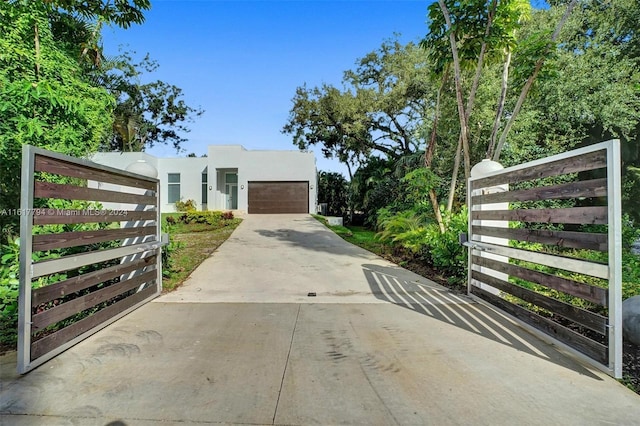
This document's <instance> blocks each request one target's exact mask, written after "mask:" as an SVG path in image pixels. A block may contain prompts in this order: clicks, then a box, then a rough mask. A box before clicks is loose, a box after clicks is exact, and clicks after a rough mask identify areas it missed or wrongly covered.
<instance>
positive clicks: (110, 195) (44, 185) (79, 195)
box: [33, 182, 157, 205]
mask: <svg viewBox="0 0 640 426" xmlns="http://www.w3.org/2000/svg"><path fill="white" fill-rule="evenodd" d="M33 195H34V197H36V198H56V199H63V200H86V201H105V202H115V203H125V204H142V205H154V204H156V201H157V198H156V197H155V196H153V195H143V194H132V193H127V192H121V191H108V190H105V189H96V188H86V187H82V186H76V185H67V184H60V183H52V182H35V186H34V192H33Z"/></svg>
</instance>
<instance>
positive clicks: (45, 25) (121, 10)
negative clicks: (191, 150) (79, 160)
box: [0, 0, 202, 233]
mask: <svg viewBox="0 0 640 426" xmlns="http://www.w3.org/2000/svg"><path fill="white" fill-rule="evenodd" d="M149 8H150V1H149V0H83V1H79V0H43V1H31V0H10V1H4V2H0V176H1V177H2V178H1V179H0V210H3V209H17V208H18V207H19V192H20V164H21V163H20V158H21V148H22V146H23V145H25V144H30V145H33V146H38V147H42V148H46V149H49V150H52V151H56V152H61V153H65V154H70V155H73V156H78V157H82V156H86V155H88V154H90V153H92V152H95V151H97V150H100V149H118V150H144V149H145V148H147V147H150V146H153V145H154V144H156V143H169V144H171V145H172V146H174V147H175V148H176V149H180V148H181V147H182V144H183V143H184V142H185V141H186V139H185V138H184V133H186V132H187V131H188V128H187V126H186V125H185V123H187V122H189V121H190V120H191V119H192V118H193V117H194V116H198V115H200V114H202V111H201V110H199V109H194V108H191V107H189V106H188V105H186V103H185V102H184V100H183V99H182V91H181V89H180V88H178V87H176V86H174V85H172V84H169V83H166V82H163V81H152V82H150V83H143V82H141V79H142V75H143V74H144V73H152V72H153V71H154V70H155V69H156V68H157V64H156V63H155V62H153V61H151V60H149V59H148V58H145V59H144V60H143V61H142V62H141V63H139V64H136V63H134V62H133V59H132V57H130V56H127V55H120V56H119V57H117V58H110V59H105V58H104V55H103V53H102V46H101V42H100V31H101V28H102V25H103V24H104V25H117V26H119V27H122V28H127V27H129V26H131V25H133V24H139V23H142V22H144V15H143V13H144V12H145V11H146V10H148V9H149ZM145 77H146V75H145ZM17 221H18V218H17V216H15V215H0V225H1V226H2V230H3V231H4V232H5V233H6V232H15V230H14V231H11V229H10V228H11V226H15V225H16V223H17Z"/></svg>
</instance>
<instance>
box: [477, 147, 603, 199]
mask: <svg viewBox="0 0 640 426" xmlns="http://www.w3.org/2000/svg"><path fill="white" fill-rule="evenodd" d="M606 166H607V152H606V150H604V149H603V150H599V151H595V152H590V153H588V154H583V155H579V156H575V157H569V158H565V159H562V160H556V161H552V162H549V163H544V164H539V165H536V166H532V167H528V168H523V169H519V170H513V171H507V172H504V173H500V174H497V175H494V176H488V177H486V178H481V179H476V180H472V181H471V189H473V190H475V189H480V188H486V187H488V186H495V185H502V184H510V183H516V182H523V181H527V180H532V179H540V178H545V177H549V176H558V175H564V174H568V173H577V172H584V171H587V170H594V169H601V168H603V167H606Z"/></svg>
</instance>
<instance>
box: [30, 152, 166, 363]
mask: <svg viewBox="0 0 640 426" xmlns="http://www.w3.org/2000/svg"><path fill="white" fill-rule="evenodd" d="M38 171H40V172H46V173H53V174H57V175H60V176H67V177H71V178H79V179H83V180H86V181H87V182H94V183H97V186H98V188H93V187H91V188H90V187H88V184H87V186H83V185H67V184H55V183H48V182H44V181H37V180H36V178H35V173H36V172H38ZM100 183H106V184H112V185H124V186H127V187H130V188H137V189H134V191H136V190H137V191H138V193H135V192H125V191H121V192H116V191H109V190H103V189H100V188H99V186H100ZM21 187H22V192H21V200H20V214H21V217H20V287H19V314H18V362H17V370H18V373H19V374H24V373H26V372H28V371H30V370H32V369H34V368H36V367H37V366H39V365H41V364H43V363H44V362H46V361H48V360H50V359H51V358H53V357H55V356H56V355H58V354H60V353H61V352H63V351H65V350H67V349H68V348H70V347H72V346H73V345H75V344H76V343H78V342H80V341H81V340H83V339H85V338H87V337H88V336H90V335H91V334H93V333H95V332H97V331H98V330H100V329H102V328H104V327H106V326H107V325H109V324H111V323H113V322H114V321H116V320H118V319H120V318H122V317H123V316H125V315H127V314H128V313H130V312H131V311H133V310H135V309H137V308H138V307H140V306H141V305H143V304H145V303H147V302H149V301H150V300H151V299H153V298H155V297H157V296H158V295H160V293H161V290H162V256H161V246H162V245H164V244H166V238H163V237H162V234H161V227H160V224H161V215H160V191H159V189H160V182H159V180H158V179H156V178H151V177H147V176H143V175H139V174H135V173H131V172H127V171H123V170H120V169H115V168H112V167H107V166H103V165H100V164H96V163H93V162H91V161H88V160H84V159H78V158H75V157H70V156H67V155H62V154H59V153H55V152H51V151H47V150H44V149H41V148H36V147H33V146H29V145H25V146H23V149H22V182H21ZM143 190H145V191H146V193H145V194H144V195H142V194H140V193H139V192H140V191H143ZM35 197H37V198H59V199H71V200H86V201H98V202H100V201H105V202H113V203H118V202H122V203H127V204H137V205H138V208H136V209H134V210H118V211H116V210H113V209H110V210H106V209H105V210H102V211H99V210H72V209H64V210H57V209H51V208H42V209H34V198H35ZM96 222H120V223H122V222H124V223H127V224H129V225H130V226H129V227H128V228H114V229H109V230H107V231H103V232H102V233H101V234H100V235H99V236H96V235H94V234H92V233H91V232H92V231H85V232H84V234H83V232H67V233H58V234H56V233H53V234H46V235H44V237H45V239H46V240H47V243H46V244H47V245H48V247H50V248H62V247H76V246H82V245H86V244H91V243H94V242H104V241H118V240H121V241H122V243H121V246H120V247H116V248H107V249H99V250H92V251H86V252H83V253H80V254H76V255H69V256H65V257H61V258H57V259H50V260H43V261H39V262H34V261H33V260H32V253H33V252H34V251H38V249H40V250H42V247H43V246H42V245H40V246H38V245H36V246H35V247H34V239H36V240H37V241H36V243H38V242H40V244H42V243H41V241H42V240H43V238H42V237H43V236H42V235H33V226H34V224H36V225H37V224H65V223H96ZM132 228H133V229H132ZM138 235H144V236H145V237H143V238H142V241H143V242H142V243H139V242H138V240H139V239H140V238H141V237H139V236H138ZM56 238H59V240H60V241H64V240H65V239H66V242H63V243H58V242H57V240H56ZM132 238H133V239H132ZM70 239H72V240H73V241H69V240H70ZM149 239H151V241H148V240H149ZM145 240H147V241H145ZM34 249H35V250H34ZM134 255H135V256H134ZM116 259H120V264H116V265H113V266H111V267H108V268H104V269H99V270H98V271H94V272H93V273H86V274H80V275H78V276H76V277H73V278H71V279H66V280H64V281H61V282H56V283H53V284H50V285H47V286H45V287H41V288H40V289H36V290H34V289H33V288H32V280H33V279H34V278H38V277H42V276H46V275H49V274H54V273H58V272H64V271H68V270H73V269H77V268H80V267H83V266H87V265H92V264H96V263H100V262H105V261H109V260H116ZM136 259H137V260H136ZM101 273H102V274H103V275H105V274H108V275H109V276H110V277H111V278H112V279H113V278H116V279H117V280H119V282H116V283H114V284H112V285H110V286H107V287H103V288H100V289H98V287H100V286H101V285H102V283H104V282H105V280H104V276H101ZM125 273H127V274H128V275H124V274H125ZM101 280H102V281H101ZM43 289H44V290H43ZM38 291H43V292H47V295H46V296H42V294H41V293H38ZM78 291H84V292H91V293H89V294H90V295H91V297H93V299H91V300H84V299H83V298H85V297H87V296H86V295H80V293H78ZM74 292H75V294H76V295H78V296H77V299H74V300H75V303H73V301H71V302H70V305H67V306H73V307H74V308H75V307H77V306H80V308H79V309H80V310H79V311H73V312H75V313H79V312H83V311H85V310H86V309H89V308H95V306H97V303H103V302H108V301H109V300H112V301H113V300H114V299H113V297H124V298H123V299H121V300H118V301H116V302H115V303H113V304H111V305H109V306H107V307H103V308H102V309H100V310H98V311H97V312H95V313H92V314H90V315H89V316H88V317H86V318H83V319H80V320H78V321H77V322H74V323H73V324H70V325H69V326H68V327H67V326H66V325H65V326H64V328H61V329H60V330H59V331H55V333H53V334H52V335H49V336H46V337H44V338H43V339H41V340H46V339H48V338H50V337H51V339H49V340H48V341H47V343H46V344H43V345H41V346H39V347H38V346H34V342H33V335H32V333H33V331H34V330H36V329H37V327H35V326H34V316H36V317H37V314H34V309H35V306H33V303H37V302H38V299H39V298H40V300H48V301H49V302H47V303H45V304H44V305H45V306H47V309H49V307H50V308H51V309H50V310H51V311H54V310H55V309H58V311H57V312H55V315H52V316H55V317H56V318H60V317H62V316H66V315H68V313H69V309H71V308H64V312H61V310H60V309H59V308H60V306H62V305H65V303H67V302H65V299H61V297H63V296H68V295H70V294H73V293H74ZM118 292H121V293H118ZM129 293H131V294H129ZM127 294H129V295H128V296H126V297H125V295H127ZM113 295H115V296H113ZM34 296H35V297H36V299H35V300H34ZM111 296H113V297H111ZM110 297H111V298H110ZM56 298H57V300H59V301H61V302H64V303H60V304H59V306H55V305H56V304H55V303H53V301H54V300H56ZM80 299H82V300H80ZM96 300H99V302H96ZM91 303H94V305H91ZM50 305H54V306H52V307H51V306H50ZM65 318H68V317H65ZM85 320H90V321H85ZM48 321H49V324H55V322H53V323H51V322H50V321H54V319H51V318H49V319H48ZM82 321H85V322H84V323H82ZM41 322H42V323H43V324H47V323H48V322H47V321H44V320H43V321H41ZM34 348H36V349H37V350H36V351H35V353H34ZM41 352H44V353H41Z"/></svg>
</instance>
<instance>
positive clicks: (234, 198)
mask: <svg viewBox="0 0 640 426" xmlns="http://www.w3.org/2000/svg"><path fill="white" fill-rule="evenodd" d="M225 195H226V199H227V203H226V208H227V210H238V184H237V183H228V184H226V185H225Z"/></svg>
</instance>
